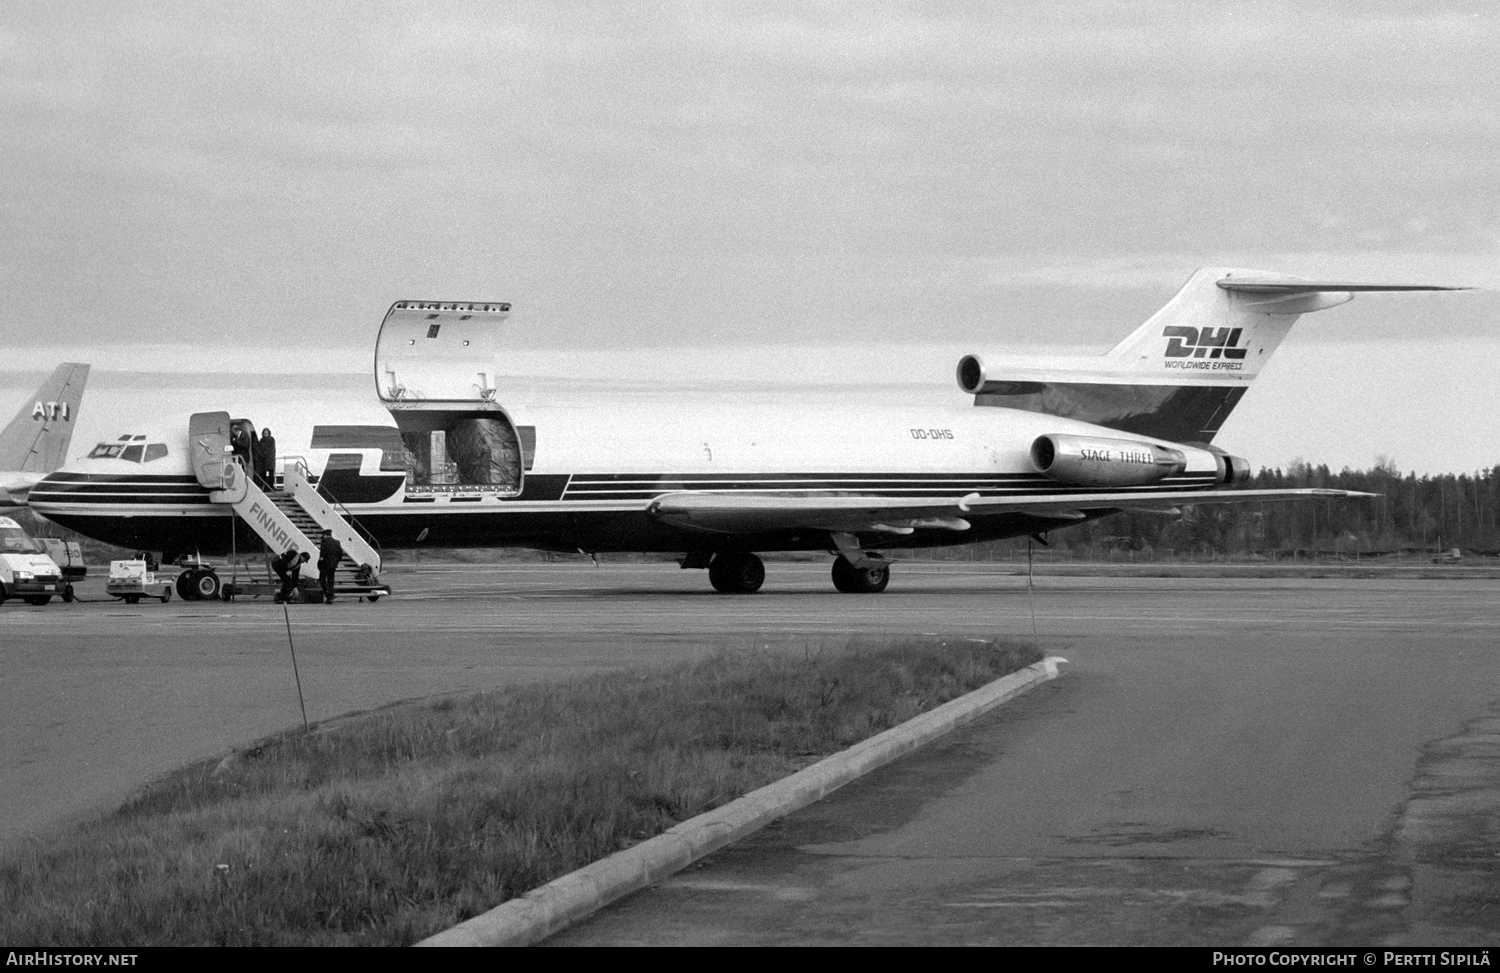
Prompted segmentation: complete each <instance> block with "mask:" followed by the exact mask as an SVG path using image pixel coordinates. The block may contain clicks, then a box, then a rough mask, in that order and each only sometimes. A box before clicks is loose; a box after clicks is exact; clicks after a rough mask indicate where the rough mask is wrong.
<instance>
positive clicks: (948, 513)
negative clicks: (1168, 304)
mask: <svg viewBox="0 0 1500 973" xmlns="http://www.w3.org/2000/svg"><path fill="white" fill-rule="evenodd" d="M1371 496H1375V494H1373V493H1359V492H1356V491H1353V490H1321V489H1296V490H1172V491H1163V492H1158V493H1140V492H1134V493H1125V492H1112V493H1103V492H1101V493H1043V494H1030V495H1028V496H1019V497H1018V496H1010V497H983V496H980V495H979V494H977V493H971V494H968V495H967V496H963V497H953V498H949V497H940V498H922V499H916V498H909V497H878V496H869V495H862V494H847V493H809V494H800V495H787V494H770V493H754V492H749V491H746V492H739V491H736V492H733V493H729V492H725V493H713V492H708V491H694V490H689V491H682V492H678V493H666V494H663V495H661V496H659V497H657V498H656V499H655V500H653V501H651V504H650V506H648V507H647V508H646V510H647V513H649V514H651V515H652V516H654V517H656V518H657V519H658V520H661V521H662V522H663V523H666V524H671V525H672V526H674V527H681V528H684V529H687V530H697V531H703V532H705V533H713V534H749V533H757V532H761V531H772V530H794V529H798V528H802V529H807V530H828V531H838V532H846V533H855V532H862V531H863V532H884V533H892V534H910V533H912V532H913V531H914V530H916V529H917V528H919V527H923V528H945V529H948V530H955V531H962V530H968V529H969V527H970V526H971V525H970V523H969V521H968V520H967V519H965V518H966V517H968V516H970V515H978V516H992V515H995V514H1021V515H1024V516H1029V517H1038V518H1042V519H1049V520H1057V521H1060V522H1065V521H1070V520H1083V519H1085V518H1086V517H1087V516H1088V515H1089V514H1090V513H1094V514H1103V513H1112V512H1115V511H1120V510H1141V511H1148V512H1155V513H1174V514H1175V513H1177V512H1178V511H1177V510H1176V506H1177V505H1178V504H1191V503H1251V502H1258V501H1274V500H1296V499H1305V498H1308V497H1316V498H1322V499H1331V498H1337V497H1371Z"/></svg>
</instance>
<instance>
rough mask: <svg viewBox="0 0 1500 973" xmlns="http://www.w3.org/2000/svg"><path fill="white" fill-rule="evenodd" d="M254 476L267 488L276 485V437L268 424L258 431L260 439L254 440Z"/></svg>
mask: <svg viewBox="0 0 1500 973" xmlns="http://www.w3.org/2000/svg"><path fill="white" fill-rule="evenodd" d="M255 476H256V479H258V480H260V482H261V483H262V484H264V485H265V488H266V489H267V490H270V489H272V488H273V487H275V486H276V483H275V479H276V437H275V436H272V435H271V427H269V426H267V427H266V428H264V429H262V430H261V431H260V439H258V440H256V442H255Z"/></svg>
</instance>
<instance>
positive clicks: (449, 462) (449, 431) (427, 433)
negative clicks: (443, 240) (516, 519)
mask: <svg viewBox="0 0 1500 973" xmlns="http://www.w3.org/2000/svg"><path fill="white" fill-rule="evenodd" d="M509 314H510V305H509V304H505V303H499V302H489V303H484V302H472V301H458V302H454V301H397V302H396V303H395V304H393V305H391V309H390V310H389V311H387V312H386V315H385V320H384V321H383V322H381V325H380V334H379V335H378V336H377V337H376V339H375V387H376V392H377V394H378V395H379V396H380V400H381V401H382V402H383V403H384V404H385V406H386V408H387V409H389V410H390V412H391V415H392V416H393V417H394V418H395V420H396V425H397V426H398V427H399V428H400V430H401V438H402V441H403V443H404V444H405V446H406V467H407V491H408V492H409V493H422V492H490V493H500V494H503V495H512V494H517V493H520V491H521V485H522V483H521V481H522V476H523V470H522V467H523V465H524V463H523V456H522V450H521V444H520V439H519V436H518V435H517V431H516V427H515V425H514V423H512V421H511V419H510V416H509V415H508V414H507V413H506V411H505V409H504V408H503V407H502V406H501V405H500V403H499V402H498V401H497V397H498V395H499V388H498V386H497V382H496V375H495V361H496V358H497V355H498V353H499V339H500V326H501V325H502V324H503V323H504V321H505V319H506V317H507V316H508V315H509Z"/></svg>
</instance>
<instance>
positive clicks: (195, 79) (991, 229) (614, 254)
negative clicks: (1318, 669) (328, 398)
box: [0, 0, 1500, 469]
mask: <svg viewBox="0 0 1500 973" xmlns="http://www.w3.org/2000/svg"><path fill="white" fill-rule="evenodd" d="M0 121H3V123H4V136H3V139H0V215H3V219H0V286H3V288H4V290H3V301H0V332H3V334H4V336H5V344H4V349H5V352H6V355H7V358H8V359H9V361H8V362H7V363H4V364H0V370H10V371H16V370H28V369H45V368H48V367H50V365H51V363H53V362H55V361H56V360H57V358H58V357H60V356H61V357H69V358H75V359H82V360H90V359H91V358H92V360H93V362H94V364H95V365H96V367H98V368H108V367H111V364H112V363H118V364H120V367H127V366H129V367H139V366H138V365H137V364H136V363H135V362H134V361H132V360H131V357H132V353H131V349H135V351H134V353H133V354H134V355H135V356H136V357H145V358H147V359H149V360H150V362H151V363H152V364H154V365H157V366H161V367H168V368H191V367H195V366H196V364H197V361H196V359H195V358H194V357H192V356H185V355H184V354H183V353H182V350H181V348H182V345H183V343H184V342H204V343H206V345H207V347H206V348H205V350H204V352H203V355H202V357H203V359H204V361H205V362H208V363H212V362H217V363H218V366H219V367H225V366H224V363H225V362H227V363H229V364H228V366H227V367H242V366H244V363H245V362H246V361H247V356H246V355H245V353H244V352H243V351H241V350H239V349H241V348H242V347H243V346H245V345H246V344H254V345H259V346H274V347H280V348H287V347H288V346H290V347H291V348H292V351H291V353H290V354H285V353H283V354H281V355H276V356H273V357H272V358H270V359H269V361H270V362H271V364H270V365H269V366H268V367H271V368H276V367H281V366H282V364H283V363H286V362H288V361H289V360H290V362H291V365H290V367H293V368H296V367H299V365H298V363H301V365H300V367H303V368H307V367H309V366H310V364H316V365H317V367H319V368H323V367H346V368H348V369H351V370H358V369H364V368H366V367H368V366H367V363H368V361H369V355H370V348H371V345H372V342H373V336H374V332H375V329H376V327H377V326H378V324H379V321H380V318H381V315H382V314H383V313H384V311H385V309H386V308H387V307H388V306H389V305H390V303H391V302H392V301H394V300H397V299H401V298H433V299H483V300H509V301H512V302H513V303H514V305H515V312H514V313H513V315H512V317H511V322H510V327H512V328H513V331H514V335H515V341H516V342H517V345H518V347H519V348H520V349H524V350H528V351H534V350H537V349H546V348H550V347H569V348H573V349H589V350H591V351H596V352H600V351H602V352H603V353H606V354H607V353H608V352H609V350H611V349H620V350H623V351H627V352H631V353H632V354H634V353H636V352H637V350H639V349H642V348H671V347H682V346H696V347H703V346H708V347H711V348H716V349H723V354H725V355H729V356H733V355H735V354H741V353H745V354H748V355H749V356H750V357H751V358H754V357H755V355H756V354H757V353H756V352H755V351H754V350H753V349H754V348H755V346H758V345H774V346H777V347H778V348H780V347H784V346H792V347H794V348H795V347H798V346H814V345H816V346H850V345H858V344H871V345H875V346H880V347H887V348H894V347H896V346H900V347H901V349H904V350H899V351H893V352H892V353H891V355H890V357H888V358H887V359H885V366H884V367H885V369H886V370H887V371H891V372H895V373H897V374H899V373H901V369H902V364H903V363H910V364H911V365H912V368H913V369H914V376H915V377H917V378H919V379H922V380H925V379H926V376H927V375H928V374H931V375H932V376H933V380H934V381H936V382H941V383H946V384H947V385H948V386H949V387H951V383H952V377H951V371H952V363H953V358H952V356H951V352H952V349H953V348H955V347H970V346H972V347H973V348H974V349H976V350H985V351H991V350H998V349H1004V348H1009V347H1018V346H1037V345H1066V346H1079V345H1084V346H1107V345H1109V344H1112V343H1113V342H1114V341H1115V340H1117V339H1118V338H1120V337H1122V336H1123V335H1124V334H1125V333H1127V332H1128V331H1129V330H1130V329H1131V328H1133V327H1134V326H1136V325H1137V324H1139V323H1140V322H1141V321H1142V320H1144V319H1145V318H1146V317H1147V316H1149V315H1150V314H1151V313H1152V312H1153V311H1154V310H1156V308H1158V307H1159V306H1160V305H1161V304H1162V303H1164V302H1165V301H1166V300H1167V299H1168V298H1170V297H1171V295H1172V293H1173V292H1174V291H1175V290H1176V288H1177V287H1178V286H1179V285H1180V284H1181V283H1182V281H1183V280H1185V279H1186V278H1187V276H1188V275H1189V274H1190V273H1191V272H1192V270H1193V269H1194V268H1195V267H1198V266H1203V265H1234V266H1244V267H1254V268H1262V269H1270V270H1281V271H1287V272H1291V273H1297V274H1302V275H1304V276H1323V275H1338V276H1341V277H1359V278H1362V279H1372V280H1397V281H1421V282H1434V283H1454V284H1473V285H1480V286H1484V287H1490V288H1500V165H1497V162H1496V160H1497V159H1500V8H1496V7H1495V6H1494V5H1493V4H1489V3H1471V4H1470V3H1466V4H1445V3H1440V2H1438V3H1434V2H1420V3H1417V2H1413V3H1360V4H1326V5H1311V4H1306V3H1302V2H1295V3H1247V2H1234V3H1224V4H1213V3H1205V2H1201V0H1197V2H1193V3H1182V4H1174V3H1119V2H1111V3H1102V2H1073V3H1067V4H1057V3H1034V4H1023V3H1003V4H997V3H974V4H936V3H933V4H922V3H886V4H882V3H860V4H810V3H809V4H789V3H763V4H756V3H735V4H731V3H727V2H725V3H716V4H674V3H645V4H639V5H636V4H624V3H598V4H570V3H559V2H548V3H539V4H534V5H531V4H522V3H475V4H458V3H452V4H450V3H442V2H437V0H426V2H422V3H414V4H405V3H378V4H341V3H321V4H305V3H290V2H288V3H276V2H252V3H243V2H241V3H210V2H183V3H132V2H111V3H103V2H58V0H47V2H31V0H7V2H6V3H5V4H4V5H3V6H0ZM1497 321H1500V298H1497V296H1496V295H1495V294H1493V293H1480V294H1468V295H1461V296H1442V297H1433V296H1378V295H1367V296H1362V297H1360V298H1359V299H1358V300H1357V301H1356V302H1355V303H1354V304H1352V305H1350V306H1348V307H1344V308H1337V309H1334V310H1332V311H1326V312H1320V313H1319V314H1317V315H1313V316H1309V317H1307V318H1305V319H1304V320H1303V322H1302V323H1301V324H1299V325H1298V329H1299V330H1298V331H1297V332H1296V333H1294V337H1293V339H1292V340H1291V341H1289V342H1288V343H1287V345H1285V346H1284V350H1283V352H1282V355H1283V356H1297V357H1299V358H1300V359H1302V361H1303V362H1305V361H1307V360H1311V359H1316V360H1317V362H1318V367H1317V368H1316V369H1314V370H1312V372H1311V378H1310V379H1308V381H1310V382H1312V383H1313V384H1314V385H1315V386H1316V385H1317V383H1320V382H1321V383H1326V385H1327V388H1326V389H1324V393H1325V394H1324V395H1322V396H1315V397H1314V398H1313V399H1312V400H1311V401H1312V402H1313V404H1314V407H1315V408H1326V409H1327V410H1328V411H1327V413H1326V415H1321V416H1319V422H1318V423H1317V425H1318V426H1319V428H1320V431H1321V433H1322V434H1323V438H1318V437H1316V436H1314V437H1312V438H1310V439H1309V438H1307V436H1306V434H1305V433H1304V432H1302V431H1299V430H1294V429H1292V428H1290V427H1289V426H1288V423H1293V422H1296V421H1299V420H1300V421H1302V422H1303V424H1305V420H1306V418H1307V416H1306V406H1307V403H1306V402H1305V401H1299V403H1298V408H1297V410H1296V411H1295V412H1291V411H1288V410H1287V409H1283V410H1282V412H1281V413H1279V414H1278V413H1277V412H1276V409H1275V407H1274V403H1268V404H1267V406H1265V407H1261V406H1257V408H1258V409H1260V410H1261V411H1260V412H1259V413H1252V414H1251V418H1256V417H1257V416H1259V418H1258V419H1257V425H1256V427H1255V429H1254V430H1253V431H1252V430H1251V429H1250V428H1249V426H1248V425H1247V424H1246V420H1244V419H1243V417H1242V416H1240V415H1238V414H1237V415H1236V417H1235V418H1234V419H1233V420H1231V422H1232V423H1234V424H1235V425H1234V426H1232V427H1230V426H1227V427H1226V429H1225V435H1226V436H1227V435H1229V434H1230V433H1231V432H1236V433H1243V434H1245V435H1248V436H1249V437H1250V439H1251V440H1252V442H1253V443H1254V444H1256V445H1257V446H1258V447H1259V448H1268V449H1270V450H1271V453H1270V454H1269V455H1267V454H1264V453H1263V454H1262V455H1260V456H1256V457H1254V459H1255V460H1256V461H1257V462H1263V463H1267V464H1271V465H1275V464H1280V463H1285V462H1286V461H1287V460H1288V459H1290V458H1291V456H1292V455H1293V454H1294V452H1295V453H1296V454H1301V453H1304V452H1310V453H1312V454H1314V455H1308V458H1310V459H1314V460H1315V461H1316V460H1318V459H1320V458H1322V457H1324V456H1326V457H1327V458H1328V460H1329V461H1330V462H1333V463H1334V464H1335V465H1340V464H1341V463H1344V462H1349V463H1353V464H1355V465H1368V463H1369V462H1372V461H1373V458H1374V457H1373V455H1369V456H1365V455H1355V454H1354V453H1352V452H1349V450H1351V449H1352V447H1351V446H1350V444H1349V442H1348V439H1349V436H1348V435H1347V430H1348V429H1349V428H1350V425H1349V424H1350V423H1351V422H1361V423H1362V425H1364V426H1366V427H1368V426H1369V425H1370V421H1371V418H1372V417H1371V416H1370V415H1369V412H1370V411H1371V410H1372V409H1374V410H1377V412H1380V410H1383V409H1385V407H1386V405H1387V404H1388V405H1389V410H1390V412H1389V415H1386V414H1385V413H1384V412H1380V415H1381V424H1382V425H1385V426H1388V428H1389V436H1390V438H1391V446H1392V448H1391V449H1390V450H1380V452H1387V453H1390V454H1393V455H1394V456H1395V458H1396V460H1397V462H1398V463H1401V464H1402V465H1404V466H1406V467H1407V468H1432V469H1446V468H1454V469H1472V468H1475V467H1477V466H1488V465H1492V464H1494V463H1496V462H1500V448H1497V447H1496V446H1495V444H1496V443H1497V442H1500V418H1497V414H1500V403H1497V400H1496V391H1495V389H1496V387H1497V386H1500V382H1497V381H1496V379H1497V376H1496V372H1495V369H1494V368H1493V367H1492V366H1490V365H1489V364H1488V363H1489V362H1491V361H1495V360H1497V359H1500V340H1497V338H1496V335H1497V333H1500V328H1497V327H1496V325H1497ZM157 345H169V346H171V347H169V348H163V349H155V348H154V346H157ZM143 346H152V347H143ZM911 346H930V347H931V348H932V349H933V350H932V351H931V352H930V353H929V354H926V355H921V354H913V353H912V352H911V350H910V348H911ZM1429 348H1430V349H1431V350H1432V353H1431V355H1428V354H1424V351H1425V350H1426V349H1429ZM121 349H124V353H123V354H122V353H121ZM745 349H749V350H748V351H745ZM1413 349H1415V350H1413ZM1396 353H1399V354H1401V355H1402V356H1403V357H1404V361H1403V364H1404V366H1405V367H1406V369H1410V371H1403V370H1400V369H1397V370H1395V372H1394V374H1395V376H1396V379H1397V381H1400V380H1401V379H1402V378H1403V377H1404V376H1405V377H1409V384H1410V386H1411V388H1408V389H1403V390H1399V391H1398V390H1392V389H1385V390H1383V391H1384V395H1385V397H1384V398H1381V397H1380V396H1379V395H1377V394H1376V393H1379V392H1381V391H1382V390H1380V389H1375V388H1371V387H1370V384H1369V383H1370V381H1371V379H1372V376H1371V375H1370V374H1369V373H1368V370H1367V369H1359V368H1355V367H1351V365H1352V363H1356V362H1359V361H1364V360H1368V359H1371V358H1373V359H1375V360H1382V361H1383V360H1386V358H1387V356H1388V355H1389V354H1396ZM1361 356H1364V357H1363V358H1362V357H1361ZM106 359H107V360H106ZM764 359H765V356H764V354H762V355H761V360H764ZM1439 359H1441V364H1439ZM626 360H628V361H631V362H637V361H639V358H638V357H632V358H629V359H626ZM330 363H331V365H330ZM1281 364H1282V363H1281V362H1279V361H1278V363H1277V365H1281ZM877 367H879V366H877ZM1273 367H1275V366H1273ZM1298 367H1300V365H1299V363H1297V362H1294V363H1291V364H1289V365H1287V367H1286V368H1285V369H1283V379H1281V380H1283V381H1284V380H1290V379H1291V378H1296V379H1298V381H1299V382H1303V378H1304V376H1303V372H1299V371H1297V369H1298ZM772 370H773V371H774V366H773V367H772ZM1265 378H1266V381H1267V383H1268V384H1270V383H1271V382H1272V380H1273V374H1272V373H1271V372H1268V373H1267V375H1266V376H1265ZM1303 384H1306V383H1305V382H1304V383H1303ZM1413 389H1416V390H1418V391H1423V392H1428V393H1431V394H1430V395H1418V396H1416V397H1415V401H1414V396H1413V395H1412V394H1411V393H1412V390H1413ZM1454 389H1458V390H1459V391H1460V392H1461V393H1462V394H1461V395H1459V398H1458V401H1459V402H1460V403H1462V404H1464V405H1469V406H1471V408H1470V413H1471V414H1468V415H1465V416H1464V417H1463V423H1464V425H1463V426H1462V430H1463V431H1462V432H1461V433H1460V432H1459V431H1457V428H1458V427H1457V425H1456V424H1455V422H1454V421H1452V420H1453V419H1454V417H1452V416H1451V415H1448V414H1446V413H1442V412H1438V411H1436V410H1439V409H1441V408H1445V407H1451V402H1450V400H1451V399H1453V396H1454V394H1455V393H1454ZM1260 391H1261V390H1257V392H1256V393H1252V395H1251V397H1249V398H1247V400H1246V405H1245V406H1242V409H1249V408H1250V405H1251V402H1252V401H1253V400H1255V399H1256V398H1257V395H1258V394H1259V393H1260ZM1265 391H1266V392H1267V393H1268V395H1269V393H1271V392H1273V391H1274V387H1273V388H1270V389H1267V390H1265ZM1372 396H1374V397H1373V398H1372ZM1324 399H1334V400H1338V401H1333V402H1326V403H1324V404H1323V405H1319V403H1320V402H1323V400H1324ZM1354 399H1357V400H1358V409H1359V410H1360V415H1358V416H1356V415H1355V414H1353V413H1351V412H1350V410H1351V409H1353V408H1354V406H1353V405H1351V401H1352V400H1354ZM1284 400H1285V396H1280V397H1279V398H1278V399H1277V401H1284ZM1426 406H1430V407H1431V409H1432V410H1434V411H1426ZM1340 409H1342V410H1344V411H1342V412H1341V411H1339V410H1340ZM1267 410H1269V412H1268V411H1267ZM1414 410H1415V412H1414ZM1450 429H1451V430H1453V431H1452V433H1451V435H1449V432H1448V431H1449V430H1450ZM1341 430H1342V431H1344V433H1345V434H1343V435H1340V432H1341ZM1367 432H1368V429H1361V430H1360V435H1361V436H1364V435H1365V434H1366V433H1367ZM1299 436H1301V437H1302V438H1297V437H1299ZM1424 436H1425V439H1424ZM1434 436H1435V437H1436V440H1437V441H1436V442H1433V437H1434ZM1257 437H1258V438H1257ZM1424 442H1425V444H1426V445H1421V444H1422V443H1424ZM1226 445H1231V446H1234V445H1236V444H1233V443H1230V444H1226ZM1304 446H1305V447H1306V448H1303V447H1304ZM1359 448H1360V450H1364V444H1363V441H1361V442H1360V445H1359ZM1419 449H1420V450H1426V451H1427V453H1426V454H1424V455H1422V456H1420V457H1419V456H1417V455H1416V453H1415V451H1416V450H1419ZM1341 450H1342V451H1344V452H1347V453H1348V456H1347V458H1346V457H1345V455H1344V454H1343V453H1340V451H1341ZM1403 453H1405V454H1406V455H1405V456H1403Z"/></svg>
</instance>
